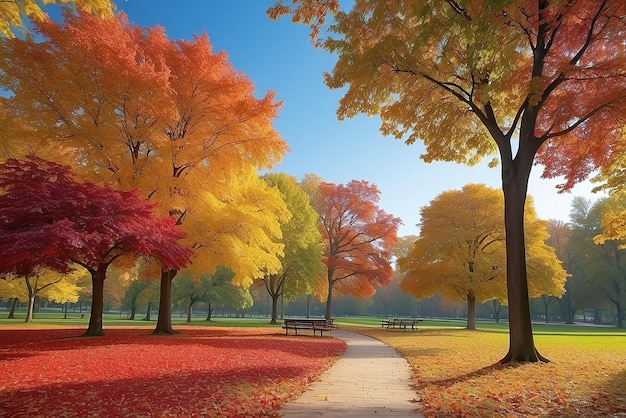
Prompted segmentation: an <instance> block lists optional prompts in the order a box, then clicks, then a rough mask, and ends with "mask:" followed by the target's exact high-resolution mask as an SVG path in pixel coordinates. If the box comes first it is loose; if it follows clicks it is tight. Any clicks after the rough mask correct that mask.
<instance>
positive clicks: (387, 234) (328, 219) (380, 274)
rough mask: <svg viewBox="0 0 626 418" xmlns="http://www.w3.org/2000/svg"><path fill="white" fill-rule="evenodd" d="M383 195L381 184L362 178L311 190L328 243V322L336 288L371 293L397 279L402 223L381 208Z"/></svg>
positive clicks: (326, 255)
mask: <svg viewBox="0 0 626 418" xmlns="http://www.w3.org/2000/svg"><path fill="white" fill-rule="evenodd" d="M379 194H380V192H379V191H378V188H377V187H376V185H374V184H370V183H368V182H367V181H363V180H352V181H350V182H349V183H348V184H345V185H344V184H333V183H325V182H322V183H320V184H319V186H318V189H317V190H316V191H314V193H312V196H311V204H312V205H313V207H314V208H315V210H316V211H317V213H318V216H319V220H320V232H321V234H322V237H323V238H324V244H325V248H324V254H323V256H322V261H323V262H324V264H326V270H327V275H326V279H327V284H328V296H327V299H326V314H325V316H326V319H327V320H330V319H331V317H332V315H331V314H332V301H333V290H334V289H335V288H336V289H337V290H338V291H339V292H340V293H341V294H344V295H353V296H372V295H374V293H376V287H378V286H383V285H385V284H387V283H389V282H390V281H391V279H392V277H393V269H392V267H391V258H392V251H393V248H394V246H395V244H396V241H397V231H398V226H399V225H400V223H401V222H400V219H399V218H395V217H393V216H392V215H390V214H388V213H385V212H384V211H383V210H382V209H380V208H379V207H378V200H379Z"/></svg>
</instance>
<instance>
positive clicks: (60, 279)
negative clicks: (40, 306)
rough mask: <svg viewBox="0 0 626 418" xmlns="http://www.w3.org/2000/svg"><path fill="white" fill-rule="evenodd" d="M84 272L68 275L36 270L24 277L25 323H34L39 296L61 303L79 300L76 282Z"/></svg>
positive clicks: (74, 272) (78, 271) (76, 271)
mask: <svg viewBox="0 0 626 418" xmlns="http://www.w3.org/2000/svg"><path fill="white" fill-rule="evenodd" d="M83 274H84V271H80V270H75V271H73V272H70V273H68V274H63V273H58V272H56V271H54V270H47V269H35V270H34V271H33V273H32V274H30V275H28V276H24V277H23V278H22V279H23V283H24V285H25V287H26V289H27V295H28V300H27V305H26V318H25V319H24V322H32V320H33V310H34V306H35V298H36V297H37V295H40V296H42V297H45V298H47V299H50V300H53V301H55V302H59V303H65V302H75V301H77V300H78V287H77V286H76V282H77V281H78V279H79V278H80V276H82V275H83Z"/></svg>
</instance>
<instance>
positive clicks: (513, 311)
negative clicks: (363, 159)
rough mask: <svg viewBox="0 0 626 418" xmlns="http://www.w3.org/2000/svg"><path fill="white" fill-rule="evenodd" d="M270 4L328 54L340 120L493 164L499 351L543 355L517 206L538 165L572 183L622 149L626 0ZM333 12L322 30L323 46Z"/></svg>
mask: <svg viewBox="0 0 626 418" xmlns="http://www.w3.org/2000/svg"><path fill="white" fill-rule="evenodd" d="M339 3H340V2H339V0H295V1H279V2H277V3H276V5H275V7H273V8H271V9H270V10H269V11H268V12H269V15H270V16H271V17H273V18H276V17H278V16H281V15H289V14H291V15H292V17H293V20H294V21H296V22H303V23H305V24H309V25H311V27H312V28H313V33H312V36H313V37H314V39H316V40H317V43H318V44H319V45H322V46H323V47H324V48H325V49H327V50H329V51H330V52H332V53H334V54H336V55H337V57H338V61H337V64H336V65H335V67H334V69H333V71H332V73H330V74H327V75H326V83H327V85H328V86H329V87H331V88H346V90H345V95H344V97H343V98H342V99H341V101H340V105H339V110H338V115H339V117H340V118H345V117H352V116H354V115H356V114H358V113H366V114H368V115H379V116H380V118H381V120H382V126H381V132H382V133H383V134H385V135H392V136H394V137H396V138H398V139H403V140H404V141H405V142H406V143H407V144H412V143H414V142H416V141H418V140H419V141H423V143H424V145H425V147H426V152H425V153H424V154H423V155H422V158H423V159H424V160H425V161H426V162H430V161H433V160H440V161H455V162H459V163H464V164H470V165H472V164H476V163H478V162H479V161H481V159H482V158H483V157H485V156H491V157H495V158H494V159H493V160H492V164H493V165H496V164H497V163H498V160H499V163H500V165H501V170H502V189H503V191H504V200H505V209H504V212H505V215H504V219H505V227H506V257H507V259H506V264H507V289H508V305H509V330H510V333H509V336H510V338H509V350H508V352H507V354H506V355H505V356H504V357H503V358H502V360H501V361H502V362H509V361H531V362H534V361H539V360H545V358H544V357H543V356H541V355H540V354H539V352H538V351H537V349H536V347H535V343H534V338H533V333H532V325H531V320H530V303H529V297H528V280H527V270H526V251H525V242H524V206H525V202H526V196H527V192H528V180H529V176H530V172H531V169H532V166H533V164H534V163H535V162H537V163H540V164H543V165H544V166H545V171H544V175H546V176H559V175H564V176H565V177H566V179H565V180H566V181H565V183H564V184H563V185H562V187H563V188H565V189H567V188H570V187H572V186H573V185H574V184H575V183H576V182H578V181H581V180H583V179H584V178H586V177H587V176H588V175H589V173H591V172H593V171H594V170H595V169H597V168H599V167H604V166H607V165H610V164H611V163H612V162H613V161H614V160H615V159H616V158H618V157H619V156H620V155H621V154H623V151H624V144H625V143H624V141H623V139H622V132H623V131H622V127H623V125H624V114H625V111H626V77H625V75H626V51H625V49H626V47H625V45H626V30H624V19H623V16H625V15H626V2H624V1H622V0H576V1H562V0H497V1H483V0H462V1H461V0H447V1H432V0H415V1H396V0H356V1H355V2H353V3H350V5H351V6H350V7H352V8H351V9H350V10H347V11H345V12H344V11H341V10H340V5H339ZM329 13H332V14H333V15H334V16H333V22H332V24H331V25H330V27H329V31H330V33H331V34H334V35H336V36H334V35H331V36H330V37H329V38H327V39H320V37H319V36H320V34H321V33H322V32H321V31H320V29H324V26H323V25H324V24H325V20H326V17H327V15H328V14H329Z"/></svg>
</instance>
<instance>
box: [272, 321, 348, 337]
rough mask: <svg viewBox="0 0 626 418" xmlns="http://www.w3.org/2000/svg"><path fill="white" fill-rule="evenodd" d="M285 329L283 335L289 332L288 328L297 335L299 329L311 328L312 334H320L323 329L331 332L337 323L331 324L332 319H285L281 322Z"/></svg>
mask: <svg viewBox="0 0 626 418" xmlns="http://www.w3.org/2000/svg"><path fill="white" fill-rule="evenodd" d="M283 328H284V329H285V335H288V334H289V330H290V329H291V330H293V331H294V333H295V334H296V335H298V331H299V330H312V331H313V335H317V333H318V332H319V333H320V336H322V335H324V331H326V332H327V333H329V334H330V333H331V332H332V331H333V330H334V329H337V325H333V320H332V319H331V320H329V321H327V320H325V319H309V318H304V319H285V320H284V323H283Z"/></svg>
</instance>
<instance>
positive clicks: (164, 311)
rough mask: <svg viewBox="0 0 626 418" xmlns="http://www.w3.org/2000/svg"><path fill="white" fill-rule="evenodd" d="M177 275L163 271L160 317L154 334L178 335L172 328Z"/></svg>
mask: <svg viewBox="0 0 626 418" xmlns="http://www.w3.org/2000/svg"><path fill="white" fill-rule="evenodd" d="M176 273H177V271H176V270H167V271H165V270H162V271H161V293H160V295H159V316H158V318H157V324H156V328H155V329H154V332H153V334H176V332H175V331H174V329H173V328H172V280H174V277H176Z"/></svg>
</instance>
